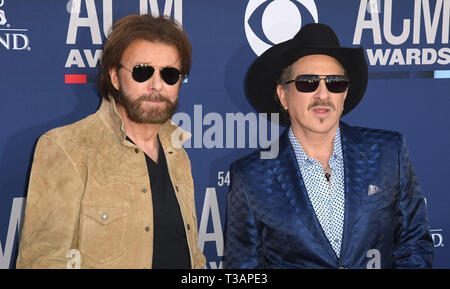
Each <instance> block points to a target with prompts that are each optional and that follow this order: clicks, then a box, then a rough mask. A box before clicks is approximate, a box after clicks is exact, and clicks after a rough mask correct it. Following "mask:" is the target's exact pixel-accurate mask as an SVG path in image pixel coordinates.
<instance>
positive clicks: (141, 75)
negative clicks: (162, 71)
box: [132, 65, 155, 82]
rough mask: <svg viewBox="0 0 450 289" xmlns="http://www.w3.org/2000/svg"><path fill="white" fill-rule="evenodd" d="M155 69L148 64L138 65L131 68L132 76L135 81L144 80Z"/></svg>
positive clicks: (150, 75)
mask: <svg viewBox="0 0 450 289" xmlns="http://www.w3.org/2000/svg"><path fill="white" fill-rule="evenodd" d="M154 72H155V69H154V68H153V67H151V66H148V65H138V66H135V67H134V68H133V72H132V76H133V79H134V80H136V81H137V82H144V81H146V80H148V79H149V78H150V77H152V75H153V73H154Z"/></svg>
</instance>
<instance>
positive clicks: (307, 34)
mask: <svg viewBox="0 0 450 289" xmlns="http://www.w3.org/2000/svg"><path fill="white" fill-rule="evenodd" d="M312 54H324V55H328V56H331V57H334V58H336V59H337V60H338V61H339V63H340V64H341V65H342V66H343V67H344V69H345V71H346V74H347V76H348V78H349V80H350V86H349V88H348V92H347V97H346V99H345V103H344V111H343V112H342V115H344V114H346V113H348V112H349V111H351V110H352V109H353V108H354V107H355V106H356V105H357V104H358V103H359V102H360V100H361V99H362V97H363V95H364V92H365V91H366V87H367V78H368V71H367V63H366V59H365V57H364V51H363V48H362V47H358V48H347V47H341V46H340V44H339V40H338V38H337V36H336V34H335V33H334V31H333V29H331V27H329V26H328V25H325V24H321V23H310V24H306V25H305V26H303V27H302V28H301V29H300V31H299V32H298V33H297V34H296V35H295V36H294V38H293V39H290V40H287V41H285V42H282V43H279V44H277V45H275V46H273V47H271V48H269V49H268V50H266V51H265V52H264V53H263V54H262V55H261V56H260V57H258V58H257V59H256V60H255V62H253V64H252V65H251V66H250V68H249V70H248V72H247V78H246V88H247V94H248V97H249V99H250V102H251V103H252V104H253V106H254V107H255V109H256V110H257V111H258V112H261V113H281V112H282V107H281V106H280V104H279V103H278V102H277V101H275V97H274V96H275V95H276V87H277V81H278V79H279V77H280V74H281V71H282V70H283V69H284V68H286V67H288V66H289V65H291V64H293V63H294V62H296V61H297V60H298V59H299V58H301V57H304V56H307V55H312ZM269 117H270V114H269ZM280 123H281V124H284V125H287V124H289V123H290V121H289V119H288V118H287V117H286V116H285V114H283V113H281V114H280Z"/></svg>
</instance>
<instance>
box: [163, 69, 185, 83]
mask: <svg viewBox="0 0 450 289" xmlns="http://www.w3.org/2000/svg"><path fill="white" fill-rule="evenodd" d="M180 76H181V72H180V71H179V70H178V69H176V68H173V67H165V68H163V69H161V77H162V79H163V80H164V81H165V82H166V83H167V84H168V85H174V84H175V83H177V82H178V79H180Z"/></svg>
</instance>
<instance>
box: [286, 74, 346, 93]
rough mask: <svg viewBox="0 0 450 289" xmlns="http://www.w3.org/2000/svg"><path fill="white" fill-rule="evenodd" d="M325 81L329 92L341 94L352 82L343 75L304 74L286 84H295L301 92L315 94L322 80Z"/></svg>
mask: <svg viewBox="0 0 450 289" xmlns="http://www.w3.org/2000/svg"><path fill="white" fill-rule="evenodd" d="M322 79H323V80H324V81H325V85H326V87H327V89H328V91H329V92H333V93H341V92H344V91H345V90H346V89H347V87H348V85H349V84H350V81H348V79H347V78H346V77H345V76H343V75H325V77H320V75H315V74H303V75H298V76H297V77H296V78H295V79H293V80H289V81H286V82H285V84H289V83H291V82H295V87H296V88H297V90H298V91H299V92H313V91H316V89H317V88H318V87H319V82H320V80H322Z"/></svg>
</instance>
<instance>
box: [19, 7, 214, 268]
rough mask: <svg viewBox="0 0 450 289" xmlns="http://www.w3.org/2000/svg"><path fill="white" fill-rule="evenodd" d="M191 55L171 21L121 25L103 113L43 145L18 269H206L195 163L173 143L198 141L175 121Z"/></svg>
mask: <svg viewBox="0 0 450 289" xmlns="http://www.w3.org/2000/svg"><path fill="white" fill-rule="evenodd" d="M191 50H192V48H191V45H190V43H189V40H188V38H187V36H186V35H185V33H184V31H183V30H182V28H181V27H180V26H179V25H178V24H177V23H175V22H174V21H172V20H170V19H168V18H167V17H157V18H154V17H152V16H151V15H140V16H139V15H129V16H126V17H124V18H122V19H120V20H118V21H117V22H116V23H115V24H114V25H113V29H112V32H111V34H110V35H109V38H108V40H107V42H106V43H105V47H104V51H103V56H102V60H101V73H100V77H99V89H100V92H101V94H102V96H103V100H102V103H101V106H100V108H99V110H98V111H97V112H96V113H94V114H92V115H90V116H88V117H86V118H85V119H83V120H81V121H78V122H76V123H73V124H70V125H67V126H64V127H59V128H56V129H53V130H50V131H49V132H47V133H45V134H44V135H43V136H41V137H40V139H39V141H38V143H37V146H36V151H35V154H34V159H33V165H32V170H31V176H30V183H29V188H28V197H27V204H26V212H25V221H24V226H23V230H22V234H21V236H22V237H21V243H20V249H19V255H18V260H17V268H66V267H69V265H70V266H73V260H72V259H73V258H75V257H76V258H77V259H76V260H75V261H76V264H77V265H78V266H79V267H80V268H164V269H166V268H177V269H190V268H203V267H204V266H205V257H204V255H203V254H202V252H201V251H200V250H199V248H198V247H197V239H198V231H197V219H196V210H195V199H194V186H193V180H192V174H191V165H190V161H189V158H188V156H187V154H186V152H185V151H184V149H183V148H182V147H181V145H180V144H179V143H177V144H175V143H172V139H179V138H173V137H172V134H173V133H174V132H175V131H176V132H177V135H178V136H179V137H181V139H182V140H186V138H188V137H189V134H188V133H186V132H181V133H180V131H181V129H180V128H178V127H177V126H176V125H175V124H174V123H173V122H172V121H170V117H171V116H172V115H173V113H174V111H175V109H176V106H177V98H178V92H179V89H180V85H181V83H182V80H183V78H185V77H186V76H187V75H188V73H189V69H190V64H191ZM74 252H75V253H74Z"/></svg>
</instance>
